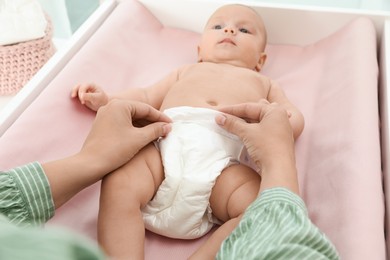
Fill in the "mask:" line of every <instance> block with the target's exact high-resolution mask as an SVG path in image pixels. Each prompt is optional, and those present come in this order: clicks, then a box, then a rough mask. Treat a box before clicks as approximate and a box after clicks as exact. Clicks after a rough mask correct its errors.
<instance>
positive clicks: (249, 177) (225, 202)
mask: <svg viewBox="0 0 390 260" xmlns="http://www.w3.org/2000/svg"><path fill="white" fill-rule="evenodd" d="M260 183H261V177H260V175H259V174H258V173H257V172H256V171H254V170H253V169H251V168H249V167H247V166H245V165H242V164H235V165H232V166H230V167H228V168H226V169H225V170H223V171H222V173H221V175H220V176H219V177H218V178H217V180H216V183H215V185H214V188H213V190H212V192H211V196H210V206H211V209H212V211H213V214H214V215H215V216H216V217H217V218H218V219H220V220H222V221H224V222H225V221H227V220H229V219H231V218H235V217H238V216H239V215H240V214H242V213H244V211H245V210H246V208H247V207H248V206H249V205H250V204H251V203H252V202H253V201H254V200H255V199H256V197H257V194H258V192H259V189H260Z"/></svg>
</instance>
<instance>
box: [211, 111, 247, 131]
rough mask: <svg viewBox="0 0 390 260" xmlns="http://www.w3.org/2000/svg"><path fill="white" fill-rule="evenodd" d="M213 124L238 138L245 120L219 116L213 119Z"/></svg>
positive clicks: (223, 115) (224, 115) (225, 115)
mask: <svg viewBox="0 0 390 260" xmlns="http://www.w3.org/2000/svg"><path fill="white" fill-rule="evenodd" d="M215 122H216V123H217V124H218V125H219V126H221V127H222V128H223V129H225V130H226V131H228V132H230V133H232V134H235V135H237V136H240V135H241V134H242V132H243V130H244V128H245V124H246V122H245V120H243V119H241V118H239V117H236V116H232V115H227V114H220V115H217V116H216V117H215Z"/></svg>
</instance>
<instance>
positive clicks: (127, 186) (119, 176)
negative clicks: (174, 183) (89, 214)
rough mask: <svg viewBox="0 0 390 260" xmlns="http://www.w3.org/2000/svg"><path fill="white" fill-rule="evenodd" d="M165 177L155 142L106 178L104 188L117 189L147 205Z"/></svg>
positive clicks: (129, 198)
mask: <svg viewBox="0 0 390 260" xmlns="http://www.w3.org/2000/svg"><path fill="white" fill-rule="evenodd" d="M163 179H164V171H163V166H162V163H161V157H160V153H159V151H158V150H157V149H156V147H155V146H154V145H153V144H149V145H147V146H145V147H144V148H143V149H142V150H140V151H139V152H138V153H137V154H136V155H135V156H134V157H133V158H132V159H131V160H130V161H129V162H127V163H126V164H125V165H123V166H122V167H120V168H118V169H117V170H116V171H115V172H113V173H111V174H110V175H108V176H107V177H106V178H104V181H103V185H102V189H103V190H105V189H104V188H105V186H106V187H107V188H106V190H115V193H116V195H117V196H118V195H120V194H122V197H124V198H126V199H127V200H132V199H135V200H137V201H138V202H139V203H140V204H141V206H145V204H146V203H148V202H149V201H150V200H151V199H152V197H153V196H154V194H155V192H156V190H157V188H158V187H159V186H160V184H161V182H162V180H163Z"/></svg>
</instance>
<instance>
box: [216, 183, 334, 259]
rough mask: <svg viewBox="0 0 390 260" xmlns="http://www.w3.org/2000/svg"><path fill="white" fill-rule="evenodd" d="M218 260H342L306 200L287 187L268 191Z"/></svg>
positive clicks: (246, 217)
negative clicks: (308, 212) (317, 225)
mask: <svg viewBox="0 0 390 260" xmlns="http://www.w3.org/2000/svg"><path fill="white" fill-rule="evenodd" d="M217 259H223V260H226V259H235V260H237V259H245V260H247V259H256V260H259V259H267V260H272V259H289V260H291V259H300V260H302V259H316V260H319V259H339V256H338V254H337V252H336V249H335V247H334V246H333V245H332V243H331V242H330V241H329V240H328V239H327V238H326V237H325V235H324V234H323V233H321V231H320V230H319V229H318V228H317V227H316V226H314V225H313V223H312V222H311V221H310V219H309V218H308V214H307V209H306V206H305V204H304V202H303V201H302V199H301V198H300V197H299V196H297V195H296V194H295V193H292V192H291V191H289V190H287V189H285V188H273V189H269V190H265V191H263V192H262V194H261V195H260V198H259V199H257V200H256V201H255V202H254V203H253V204H252V205H251V206H250V207H249V208H248V209H247V211H246V213H245V215H244V216H243V218H242V220H241V222H240V224H239V226H238V227H237V228H236V229H235V230H234V231H233V233H232V234H231V235H230V236H229V237H228V238H227V239H226V240H225V241H224V243H223V244H222V247H221V250H220V251H219V254H218V256H217Z"/></svg>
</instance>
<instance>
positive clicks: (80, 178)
mask: <svg viewBox="0 0 390 260" xmlns="http://www.w3.org/2000/svg"><path fill="white" fill-rule="evenodd" d="M139 119H142V122H143V123H144V124H143V125H144V126H143V127H135V126H134V125H133V121H135V120H139ZM145 122H148V123H146V125H145ZM169 122H171V120H170V119H169V118H168V117H167V116H166V115H164V114H163V113H161V112H160V111H158V110H156V109H154V108H153V107H151V106H149V105H147V104H144V103H139V102H131V101H125V100H112V101H111V102H109V103H108V104H107V105H106V106H104V107H101V108H100V109H99V110H98V112H97V115H96V118H95V121H94V123H93V125H92V128H91V131H90V133H89V135H88V136H87V138H86V140H85V142H84V145H83V146H82V148H81V151H80V152H79V153H76V154H75V155H73V156H69V157H67V158H64V159H60V160H56V161H52V162H48V163H45V164H42V166H43V169H44V171H45V173H46V176H47V177H48V180H49V183H50V188H51V192H52V197H53V200H54V204H55V206H56V208H58V207H60V206H61V205H63V204H64V203H65V202H67V201H68V200H69V199H70V198H72V197H73V196H74V195H75V194H77V193H78V192H79V191H81V190H83V189H84V188H86V187H88V186H90V185H92V184H93V183H95V182H97V181H99V180H100V179H102V178H103V177H104V176H105V175H106V174H108V173H109V172H111V171H113V170H115V169H116V168H118V167H120V166H122V165H123V164H124V163H126V162H127V161H129V160H130V159H131V158H132V157H133V156H134V155H135V154H136V153H137V152H138V151H139V150H140V149H141V148H143V147H144V146H145V145H146V144H148V143H150V142H151V141H153V140H155V139H157V138H159V137H162V136H165V135H167V134H168V132H169V131H170V129H171V126H170V124H169Z"/></svg>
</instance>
